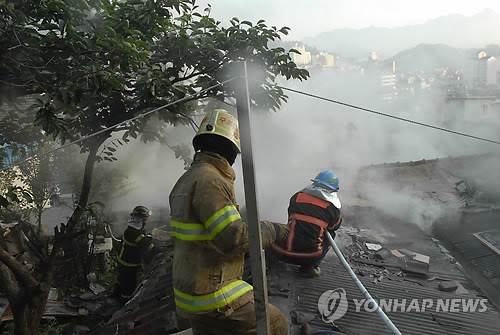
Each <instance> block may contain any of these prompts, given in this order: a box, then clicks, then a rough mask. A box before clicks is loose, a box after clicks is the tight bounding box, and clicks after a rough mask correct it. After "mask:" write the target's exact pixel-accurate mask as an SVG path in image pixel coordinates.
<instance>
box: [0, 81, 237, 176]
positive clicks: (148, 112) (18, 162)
mask: <svg viewBox="0 0 500 335" xmlns="http://www.w3.org/2000/svg"><path fill="white" fill-rule="evenodd" d="M236 78H240V77H239V76H236V77H232V78H230V79H227V80H225V81H222V82H220V83H217V84H215V85H212V86H210V87H207V88H205V89H203V90H201V91H199V92H197V93H194V94H190V95H186V96H185V97H183V98H180V99H178V100H175V101H172V102H169V103H168V104H166V105H163V106H160V107H157V108H154V109H152V110H150V111H147V112H145V113H141V114H139V115H137V116H134V117H132V118H130V119H127V120H125V121H121V122H118V123H116V124H114V125H112V126H109V127H107V128H103V129H101V130H99V131H96V132H95V133H92V134H89V135H87V136H84V137H82V138H79V139H77V140H74V141H71V142H68V143H66V144H63V145H61V146H59V147H57V148H54V149H52V150H47V151H45V152H40V153H36V154H34V155H32V156H30V157H27V158H25V159H22V160H20V161H17V162H16V163H14V164H11V165H9V166H7V167H4V168H2V169H0V172H3V171H6V170H9V169H11V168H13V167H14V166H17V165H20V164H24V163H26V162H28V161H31V160H33V159H35V158H38V157H41V156H44V155H48V154H51V153H53V152H55V151H57V150H60V149H63V148H66V147H68V146H70V145H72V144H76V143H79V142H83V141H85V140H87V139H89V138H92V137H94V136H97V135H99V134H102V133H105V132H107V131H109V130H112V129H115V128H117V127H119V126H121V125H123V124H126V123H129V122H132V121H135V120H137V119H140V118H142V117H145V116H147V115H150V114H152V113H155V112H157V111H159V110H161V109H164V108H167V107H170V106H172V105H175V104H178V103H181V102H184V101H186V100H189V99H191V98H194V97H196V96H198V95H200V94H202V93H205V92H207V91H210V90H212V89H214V88H216V87H219V86H221V85H224V84H226V83H228V82H231V81H233V80H234V79H236ZM176 114H179V115H181V116H183V117H185V118H187V119H188V120H189V123H190V125H191V127H193V129H194V126H196V127H197V125H196V123H195V122H194V121H193V120H191V119H190V118H189V117H188V116H186V115H185V114H183V113H176Z"/></svg>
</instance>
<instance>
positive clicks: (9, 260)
mask: <svg viewBox="0 0 500 335" xmlns="http://www.w3.org/2000/svg"><path fill="white" fill-rule="evenodd" d="M0 262H2V263H3V264H4V265H5V266H6V267H8V268H9V270H10V271H12V273H13V274H14V276H15V277H16V279H17V280H18V281H20V282H21V284H23V286H25V287H26V288H27V290H28V292H29V293H34V292H37V291H41V288H40V283H39V282H38V281H37V280H36V279H35V278H34V277H33V276H32V275H31V273H30V272H29V271H28V270H26V269H25V268H24V267H23V265H21V264H19V262H18V261H16V259H15V258H14V257H12V256H11V255H9V254H8V253H7V252H6V251H5V250H4V249H3V248H0Z"/></svg>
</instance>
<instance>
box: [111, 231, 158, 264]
mask: <svg viewBox="0 0 500 335" xmlns="http://www.w3.org/2000/svg"><path fill="white" fill-rule="evenodd" d="M153 248H154V244H153V243H152V242H151V238H149V237H146V235H145V231H144V230H142V229H135V228H133V227H130V226H129V227H128V228H127V229H126V230H125V232H124V233H123V238H122V245H121V249H120V253H119V255H118V263H120V264H121V265H123V266H127V267H138V266H139V265H141V260H142V258H145V257H147V255H146V254H147V253H149V252H151V251H152V249H153Z"/></svg>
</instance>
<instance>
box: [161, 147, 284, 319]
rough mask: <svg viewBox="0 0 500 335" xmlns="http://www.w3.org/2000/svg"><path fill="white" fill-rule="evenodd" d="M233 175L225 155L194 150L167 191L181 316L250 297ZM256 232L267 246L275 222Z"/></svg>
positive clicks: (244, 236) (245, 247)
mask: <svg viewBox="0 0 500 335" xmlns="http://www.w3.org/2000/svg"><path fill="white" fill-rule="evenodd" d="M234 179H235V174H234V170H233V169H232V167H231V166H230V165H229V163H228V162H227V160H226V159H225V158H223V157H222V156H220V155H218V154H215V153H210V152H201V153H196V155H195V158H194V161H193V164H192V165H191V167H190V168H189V169H188V171H186V172H185V173H184V174H183V175H182V176H181V177H180V178H179V180H178V181H177V183H176V184H175V186H174V188H173V189H172V192H171V193H170V197H169V201H170V210H171V222H170V226H171V227H170V229H171V236H172V240H173V243H174V260H173V286H174V294H175V301H176V305H177V310H178V312H180V313H181V314H182V313H200V312H205V311H210V310H213V309H217V308H233V309H237V308H238V307H239V306H242V305H244V304H246V303H247V302H249V301H251V300H252V299H253V297H252V292H251V291H252V286H251V285H249V284H247V283H245V282H244V281H242V276H243V265H244V264H243V255H244V253H245V252H247V251H248V237H247V234H248V233H247V225H246V224H245V223H244V222H243V221H242V220H241V217H240V214H239V212H238V206H237V204H236V199H235V194H234V185H233V184H234ZM261 230H262V231H263V236H262V238H263V245H264V246H269V245H271V243H272V242H273V241H274V239H275V237H276V231H275V229H274V226H273V225H272V224H271V223H263V224H261ZM226 306H227V307H226Z"/></svg>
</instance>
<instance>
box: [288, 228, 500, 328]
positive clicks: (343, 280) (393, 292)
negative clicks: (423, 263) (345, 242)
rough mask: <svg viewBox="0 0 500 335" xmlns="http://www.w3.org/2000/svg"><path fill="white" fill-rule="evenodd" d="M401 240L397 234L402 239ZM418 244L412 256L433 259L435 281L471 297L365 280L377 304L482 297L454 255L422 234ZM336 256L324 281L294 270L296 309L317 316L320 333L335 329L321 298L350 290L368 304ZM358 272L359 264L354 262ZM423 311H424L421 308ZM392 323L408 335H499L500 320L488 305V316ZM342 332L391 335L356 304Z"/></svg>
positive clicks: (413, 315) (396, 316) (409, 281)
mask: <svg viewBox="0 0 500 335" xmlns="http://www.w3.org/2000/svg"><path fill="white" fill-rule="evenodd" d="M396 235H397V234H396ZM415 239H416V243H413V244H412V246H411V250H412V251H415V252H419V253H423V254H426V255H428V256H430V259H431V261H430V268H429V278H431V277H439V278H441V279H446V280H451V279H453V280H458V281H459V282H460V283H461V284H462V285H463V286H465V287H466V288H467V290H468V291H469V292H468V293H467V294H461V295H457V294H455V293H447V292H443V291H439V290H438V289H437V285H438V283H439V280H432V281H428V280H426V279H419V278H411V277H406V278H402V277H398V276H393V275H389V276H385V277H384V278H383V279H382V281H380V282H377V283H376V284H375V283H373V282H372V281H373V278H372V277H369V276H361V277H359V278H360V280H361V281H362V282H363V284H364V285H365V287H366V288H367V289H368V291H369V292H370V293H371V295H372V296H373V297H374V298H375V299H391V298H392V299H400V300H401V299H407V300H408V299H418V300H419V302H420V303H422V299H433V301H436V299H454V298H471V299H476V298H478V296H480V293H479V292H478V291H477V290H475V289H474V288H472V287H471V283H470V282H469V281H468V280H467V278H466V276H465V275H464V274H463V273H462V272H460V271H459V270H458V268H457V267H456V266H455V264H453V263H452V262H450V259H451V258H449V256H448V255H446V254H444V253H443V252H442V250H443V249H442V248H440V247H439V246H438V245H437V244H436V242H435V241H432V239H431V238H429V237H426V236H425V234H423V233H422V232H421V233H420V234H419V235H415ZM331 253H332V252H330V254H329V257H327V259H325V260H324V262H323V264H322V266H321V267H322V269H323V272H322V276H321V277H319V278H314V279H304V278H301V277H300V276H299V275H298V273H297V270H296V269H295V268H294V267H293V266H288V268H289V270H291V276H293V277H292V278H291V280H292V281H294V282H295V283H296V292H295V294H296V296H297V300H296V301H295V308H296V309H297V310H298V311H300V312H303V313H316V314H317V318H316V319H315V320H314V321H313V322H311V325H312V326H313V327H314V328H315V329H318V330H320V329H321V330H327V329H331V327H329V325H328V324H325V323H324V322H323V321H322V320H321V319H320V318H319V315H318V313H317V312H316V311H317V303H318V299H319V297H320V295H321V294H322V293H323V292H325V291H327V290H332V289H336V288H344V289H345V290H346V292H347V297H348V299H362V298H363V297H362V295H361V293H360V292H359V290H358V288H357V287H356V286H355V284H354V282H353V281H352V280H351V278H350V277H349V276H348V274H347V272H346V271H345V269H344V268H343V267H342V266H341V265H340V263H339V262H338V260H337V259H336V257H335V256H334V255H332V254H331ZM351 265H352V267H353V268H354V269H357V268H358V267H360V265H359V264H356V263H353V262H351ZM420 306H421V305H420ZM387 314H388V316H389V318H390V319H391V320H392V321H393V322H394V324H395V325H396V326H397V327H398V328H399V330H400V331H401V332H402V333H403V334H464V335H465V334H498V329H499V328H498V326H499V321H498V320H500V314H499V313H498V312H497V311H496V310H495V309H494V308H493V307H492V306H491V305H490V304H488V310H487V311H486V312H483V313H479V312H475V313H464V312H457V313H446V312H442V311H440V312H436V311H435V310H429V311H426V312H420V313H418V312H410V313H402V312H396V313H394V312H389V313H387ZM335 324H336V325H337V326H339V329H340V330H342V331H343V332H346V333H348V334H375V333H376V334H390V332H389V331H388V330H387V328H386V327H385V325H384V324H383V323H382V322H381V321H380V319H379V318H378V317H377V316H376V314H375V313H369V312H366V311H363V310H361V311H360V312H356V310H355V306H354V304H353V303H352V302H351V301H350V304H349V308H348V311H347V313H346V315H344V316H343V317H342V318H341V319H339V320H337V321H335ZM299 329H300V327H299V326H294V334H300V330H299Z"/></svg>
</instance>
